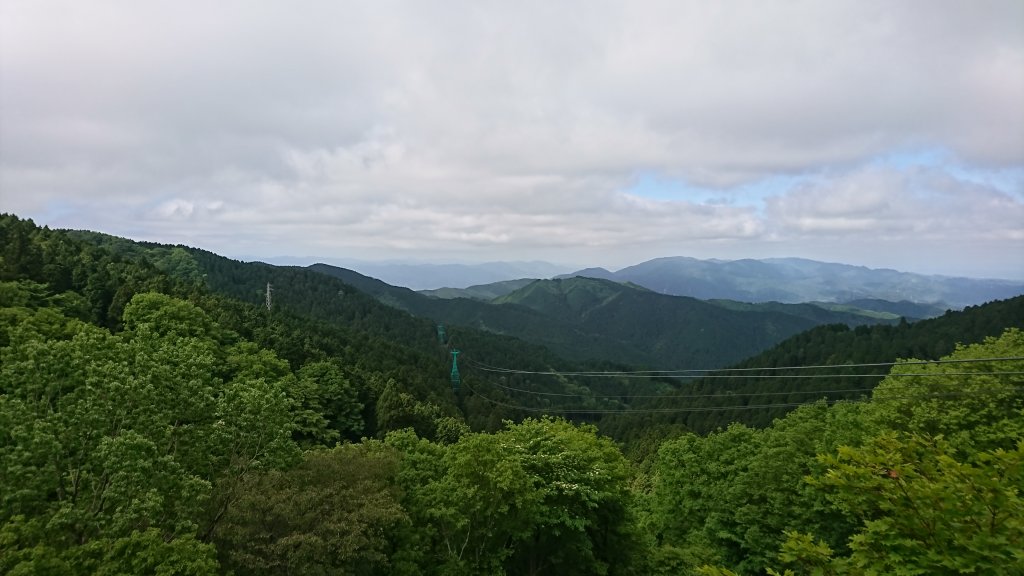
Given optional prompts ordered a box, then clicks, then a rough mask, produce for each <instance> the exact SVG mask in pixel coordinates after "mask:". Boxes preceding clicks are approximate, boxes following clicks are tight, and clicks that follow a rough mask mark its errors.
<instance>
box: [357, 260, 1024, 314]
mask: <svg viewBox="0 0 1024 576" xmlns="http://www.w3.org/2000/svg"><path fill="white" fill-rule="evenodd" d="M489 266H490V267H491V268H490V269H491V270H495V271H497V270H500V268H499V267H498V266H496V265H489ZM423 268H424V269H426V268H427V266H425V265H424V266H423ZM512 270H513V269H507V270H506V272H505V273H506V274H510V277H508V278H502V279H501V280H503V281H504V280H513V279H516V278H522V276H518V277H516V276H511V274H513V273H514V272H513V271H512ZM371 275H372V274H371ZM575 276H583V277H587V278H600V279H605V280H613V281H616V282H630V283H633V284H636V285H638V286H642V287H644V288H647V289H649V290H653V291H654V292H658V293H661V294H669V295H673V296H690V297H693V298H699V299H702V300H711V299H728V300H738V301H741V302H782V303H789V304H795V303H801V302H833V303H849V302H852V301H857V300H885V301H889V302H912V303H917V304H930V305H933V307H937V308H938V312H941V311H942V310H944V309H946V308H957V309H959V308H963V307H964V306H971V305H976V304H981V303H984V302H989V301H991V300H998V299H1003V298H1011V297H1013V296H1016V295H1018V294H1022V293H1024V282H1020V281H1012V280H1001V279H977V278H962V277H950V276H929V275H923V274H914V273H909V272H900V271H897V270H890V269H874V268H867V267H864V266H851V265H848V264H837V263H828V262H818V261H815V260H807V259H803V258H769V259H764V260H752V259H744V260H698V259H696V258H687V257H683V256H677V257H670V258H657V259H654V260H649V261H647V262H643V263H640V264H637V265H635V266H629V267H626V268H623V269H621V270H618V271H615V272H612V271H609V270H606V269H604V268H586V269H582V270H577V271H575V272H571V273H567V274H562V275H559V276H557V277H558V278H572V277H575ZM538 277H542V276H538ZM449 280H450V282H449V283H448V284H447V286H448V287H449V288H455V289H456V290H451V289H448V290H432V291H428V292H426V294H428V295H431V296H437V297H442V298H452V297H467V298H482V299H489V298H494V297H496V296H501V295H503V294H507V293H509V292H511V291H512V290H515V289H518V288H521V287H522V286H523V285H524V284H523V283H521V282H520V283H507V284H494V283H491V284H483V285H477V286H471V285H469V284H465V282H464V279H463V277H460V276H458V275H452V276H451V277H450V278H449ZM481 284H482V283H481ZM463 286H465V288H463ZM459 289H461V291H460V290H459ZM897 313H901V312H897ZM933 313H934V312H933ZM911 315H912V316H915V317H922V316H925V315H927V314H920V315H919V314H911Z"/></svg>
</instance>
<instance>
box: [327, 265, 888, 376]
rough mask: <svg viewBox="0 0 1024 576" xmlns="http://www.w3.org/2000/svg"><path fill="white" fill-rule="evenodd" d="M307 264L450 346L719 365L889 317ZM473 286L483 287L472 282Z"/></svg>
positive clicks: (582, 285)
mask: <svg viewBox="0 0 1024 576" xmlns="http://www.w3.org/2000/svg"><path fill="white" fill-rule="evenodd" d="M310 268H311V269H312V270H315V271H317V272H321V273H323V274H327V275H330V276H333V277H336V278H339V279H341V280H342V281H343V282H345V283H346V284H349V285H351V286H353V287H355V288H357V289H358V290H360V291H362V292H365V293H367V294H370V295H372V296H374V297H376V298H377V299H378V300H380V301H381V302H384V303H386V304H389V305H391V306H394V307H396V308H400V309H403V310H406V311H408V312H410V313H412V314H414V315H416V316H420V317H425V318H430V319H432V320H434V321H436V322H439V323H444V324H447V325H449V326H451V327H453V328H452V330H450V331H449V333H450V334H451V335H453V337H454V338H455V339H456V342H455V345H456V346H458V327H459V326H462V327H468V328H473V329H477V330H485V331H488V332H492V333H496V334H502V335H507V336H514V337H516V338H519V339H522V340H526V341H529V342H532V343H535V344H541V345H543V346H546V347H548V348H549V349H550V350H552V351H554V352H556V353H557V354H559V355H561V356H564V357H566V358H569V359H573V360H593V359H601V360H605V361H609V362H616V363H621V364H629V365H639V366H649V367H654V368H671V367H677V366H683V365H685V366H694V367H719V366H725V365H727V364H730V363H733V362H737V361H739V360H742V359H744V358H747V357H749V356H751V355H753V354H756V353H758V352H760V351H762V350H764V349H766V348H768V347H770V346H772V345H774V344H776V343H778V342H780V341H782V340H784V339H785V338H788V337H789V336H792V335H793V334H797V333H799V332H802V331H804V330H807V329H809V328H812V327H814V326H818V325H821V324H837V323H842V324H847V325H850V326H857V325H863V324H875V323H880V322H884V323H895V322H898V321H899V315H898V314H895V313H891V312H886V311H879V310H866V309H857V308H855V307H853V306H845V307H844V306H824V305H815V304H782V303H778V302H773V303H760V304H750V303H742V302H735V301H725V300H717V301H707V302H706V301H702V300H698V299H695V298H689V297H679V296H670V295H665V294H658V293H656V292H653V291H651V290H648V289H646V288H643V287H641V286H637V285H633V284H627V283H619V282H613V281H609V280H601V279H594V278H581V277H574V278H565V279H555V280H534V281H529V282H528V283H527V284H525V285H521V284H520V283H518V282H514V283H504V284H502V285H501V287H502V288H503V289H507V290H508V291H507V292H506V293H505V294H504V295H501V296H498V297H495V298H492V299H490V300H489V301H484V300H482V299H471V298H451V299H442V298H436V297H429V296H426V295H424V294H420V293H417V292H414V291H412V290H409V289H408V288H401V287H397V286H391V285H389V284H387V283H385V282H382V281H380V280H377V279H374V278H370V277H368V276H365V275H362V274H359V273H358V272H354V271H352V270H348V269H344V268H338V267H335V266H329V265H326V264H315V265H313V266H311V267H310ZM493 286H494V285H492V287H493ZM473 292H474V293H475V294H478V295H483V294H484V291H483V289H482V288H478V289H475V290H473Z"/></svg>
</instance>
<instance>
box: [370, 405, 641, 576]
mask: <svg viewBox="0 0 1024 576" xmlns="http://www.w3.org/2000/svg"><path fill="white" fill-rule="evenodd" d="M387 444H388V445H391V446H395V447H396V448H398V449H399V450H400V451H401V452H402V454H403V456H402V464H401V468H400V472H399V483H400V485H401V486H402V487H403V489H404V490H405V495H404V497H403V505H404V506H405V507H406V509H407V510H408V511H409V513H410V516H411V517H412V520H413V524H414V525H416V526H421V527H422V528H421V529H420V531H419V532H420V533H419V534H418V535H417V537H415V538H413V539H411V540H410V547H411V548H413V549H419V550H421V551H422V554H421V556H419V558H417V559H415V561H416V562H418V563H420V565H421V566H424V565H425V567H424V568H422V569H425V570H426V571H427V572H428V573H436V574H540V573H545V574H547V573H555V574H621V573H627V571H628V570H629V568H630V559H631V558H632V557H633V556H634V553H635V550H634V547H635V546H636V539H635V535H634V534H633V532H632V522H631V519H630V516H629V511H628V506H629V493H628V489H627V482H628V468H627V465H626V461H625V459H624V458H623V457H622V454H621V453H620V452H619V450H618V449H617V448H616V447H615V445H614V444H612V443H611V442H610V441H609V440H608V439H606V438H601V437H598V436H597V434H596V430H595V429H594V428H593V427H586V426H584V427H577V426H574V425H572V424H570V423H568V422H565V421H562V420H550V419H545V420H526V421H524V422H522V423H521V424H518V425H513V424H511V423H510V424H508V425H507V427H506V429H504V430H502V431H499V432H497V433H495V434H463V435H462V436H461V438H460V439H459V440H458V441H457V442H456V443H455V444H451V445H441V444H434V443H430V442H427V441H426V440H422V439H418V438H416V437H415V435H414V434H412V433H411V432H410V431H405V432H397V433H392V434H389V435H388V437H387ZM425 536H426V537H427V538H429V539H427V538H424V537H425Z"/></svg>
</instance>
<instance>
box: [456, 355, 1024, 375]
mask: <svg viewBox="0 0 1024 576" xmlns="http://www.w3.org/2000/svg"><path fill="white" fill-rule="evenodd" d="M1017 360H1024V356H1005V357H995V358H962V359H946V360H906V361H895V362H867V363H851V364H821V365H812V366H775V367H763V368H683V369H678V370H618V371H598V372H588V371H570V372H562V371H557V370H547V371H545V370H515V369H511V368H500V367H496V366H489V365H487V364H483V363H481V362H475V361H473V360H471V359H467V360H466V361H467V362H468V363H472V364H473V365H474V366H475V367H476V368H478V369H480V370H483V371H485V372H496V373H502V374H532V375H546V376H586V377H597V378H671V377H697V376H700V377H702V378H709V377H733V378H738V377H739V376H729V375H727V374H716V373H723V372H740V373H744V372H765V371H769V372H771V371H776V372H777V371H783V370H789V371H799V370H828V369H837V368H876V367H892V366H926V365H937V364H973V363H980V362H1011V361H1017ZM885 375H886V374H870V375H869V376H885ZM825 376H830V375H825Z"/></svg>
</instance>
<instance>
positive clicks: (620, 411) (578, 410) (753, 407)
mask: <svg viewBox="0 0 1024 576" xmlns="http://www.w3.org/2000/svg"><path fill="white" fill-rule="evenodd" d="M466 388H467V389H469V390H470V391H472V392H473V393H474V394H476V395H477V396H479V397H480V398H482V399H483V400H485V401H486V402H489V403H491V404H494V405H496V406H503V407H506V408H512V409H515V410H523V411H526V412H550V413H558V414H645V413H672V412H724V411H727V410H766V409H772V408H797V407H800V406H804V405H809V404H815V403H817V402H825V404H826V405H829V404H836V403H839V402H865V401H868V400H869V399H861V400H856V399H846V400H844V399H836V400H829V399H827V398H825V399H821V400H816V401H813V402H788V403H778V404H746V405H743V404H736V405H730V406H706V407H699V408H697V407H688V408H623V409H609V408H553V407H547V408H535V407H531V406H520V405H516V404H508V403H506V402H500V401H498V400H493V399H491V398H488V397H486V396H484V395H483V394H480V392H478V391H477V390H476V389H474V388H473V387H472V386H470V385H469V383H468V382H467V383H466ZM1022 390H1024V387H1022V386H1015V387H1010V388H999V389H998V390H992V391H991V392H989V391H987V390H986V391H980V390H975V391H960V392H947V393H935V394H917V395H913V396H890V397H886V398H872V399H870V400H871V401H876V402H877V401H885V402H889V401H894V400H923V399H930V398H944V397H961V396H980V395H982V394H994V393H997V392H1008V391H1013V392H1020V391H1022Z"/></svg>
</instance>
